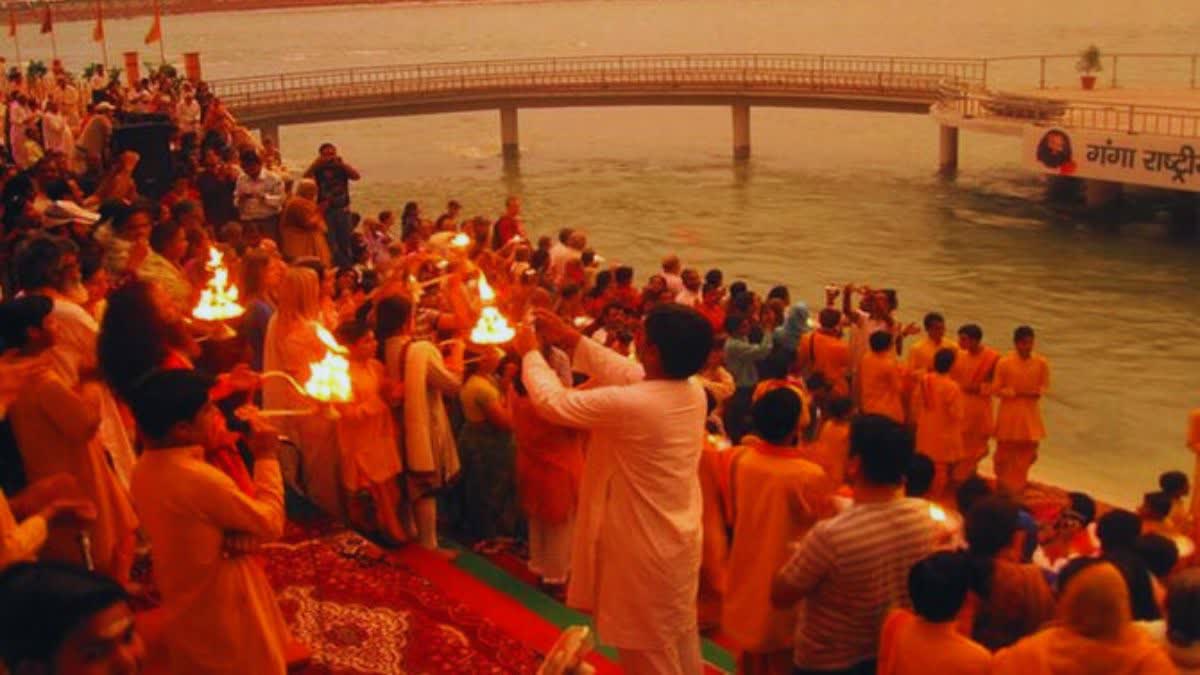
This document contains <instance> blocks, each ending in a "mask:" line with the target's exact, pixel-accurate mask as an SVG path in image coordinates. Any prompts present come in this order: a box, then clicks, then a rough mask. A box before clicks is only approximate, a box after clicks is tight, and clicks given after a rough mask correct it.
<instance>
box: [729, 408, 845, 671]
mask: <svg viewBox="0 0 1200 675" xmlns="http://www.w3.org/2000/svg"><path fill="white" fill-rule="evenodd" d="M803 414H804V403H803V400H802V399H801V398H800V396H799V395H798V394H797V393H796V392H795V391H794V390H793V389H791V388H789V387H781V388H779V389H774V390H772V391H769V392H767V393H766V394H763V395H762V397H760V398H759V399H758V400H757V401H755V403H754V406H753V408H752V409H751V416H752V418H753V420H754V435H755V438H756V440H754V441H753V442H749V443H747V444H745V445H743V446H741V447H739V448H737V449H735V450H734V451H733V452H734V453H735V454H734V456H733V459H732V463H733V466H734V467H735V468H734V469H733V471H732V477H731V479H730V483H731V485H730V492H731V494H732V495H733V498H734V502H735V503H734V505H733V512H734V514H735V521H734V523H733V530H734V532H736V533H737V537H736V538H735V539H734V541H733V546H732V548H731V549H730V552H729V566H728V569H729V577H728V579H727V581H726V593H725V603H724V620H723V621H722V627H723V630H724V632H725V634H727V635H728V636H729V637H730V639H732V640H733V641H734V642H735V643H736V644H737V646H738V647H739V648H740V649H741V650H742V652H741V654H740V656H739V658H738V672H741V673H788V672H790V671H791V663H792V637H793V636H792V631H793V630H794V629H795V626H796V619H797V611H796V609H797V608H796V607H795V606H790V607H773V606H772V604H771V578H772V576H773V575H774V574H775V571H776V570H778V569H779V567H780V566H781V565H782V564H783V562H784V561H785V560H786V559H787V556H788V551H789V547H790V545H791V543H792V542H793V541H796V540H797V539H800V538H801V537H803V536H804V533H805V532H807V531H808V530H809V528H811V527H812V526H813V525H814V524H815V523H816V522H817V520H818V519H820V518H824V517H827V516H829V515H831V514H832V505H831V502H830V499H829V498H830V494H831V492H832V487H833V486H832V484H831V482H830V481H829V480H828V479H827V478H826V477H825V472H824V471H823V470H822V469H821V467H820V466H818V465H817V464H815V463H813V462H811V461H809V460H808V459H806V458H805V457H804V455H803V454H802V453H801V451H800V449H799V448H797V447H796V439H797V436H798V434H799V424H800V420H801V418H802V417H803Z"/></svg>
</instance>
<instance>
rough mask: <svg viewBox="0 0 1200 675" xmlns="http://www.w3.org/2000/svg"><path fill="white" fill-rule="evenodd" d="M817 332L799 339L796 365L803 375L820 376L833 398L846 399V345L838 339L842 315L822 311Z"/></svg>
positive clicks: (848, 348) (848, 354) (847, 349)
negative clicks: (827, 384) (842, 397)
mask: <svg viewBox="0 0 1200 675" xmlns="http://www.w3.org/2000/svg"><path fill="white" fill-rule="evenodd" d="M818 320H819V321H820V323H821V328H820V329H819V330H817V331H814V332H812V333H808V334H806V335H804V337H802V338H800V344H799V345H798V347H797V349H796V362H797V364H798V365H799V366H800V370H801V372H803V373H805V374H806V375H811V374H820V375H821V377H823V378H825V381H826V382H828V383H829V386H830V387H831V388H832V389H833V395H834V396H839V397H840V396H849V395H850V381H849V380H848V379H847V375H849V373H850V345H849V344H847V343H846V341H845V340H843V339H842V331H841V328H840V325H841V323H842V313H841V312H839V311H837V310H836V309H834V308H832V307H826V308H825V309H823V310H821V313H820V315H818Z"/></svg>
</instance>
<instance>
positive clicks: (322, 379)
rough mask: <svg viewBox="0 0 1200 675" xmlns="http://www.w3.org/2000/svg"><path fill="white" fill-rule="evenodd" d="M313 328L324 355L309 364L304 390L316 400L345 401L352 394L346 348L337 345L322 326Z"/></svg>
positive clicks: (328, 401)
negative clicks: (323, 348) (308, 373)
mask: <svg viewBox="0 0 1200 675" xmlns="http://www.w3.org/2000/svg"><path fill="white" fill-rule="evenodd" d="M314 328H316V331H317V337H318V338H320V339H321V342H322V343H323V344H324V345H325V357H324V358H323V359H321V360H320V361H317V362H315V363H311V364H309V370H310V373H311V374H310V375H309V376H308V381H307V382H305V383H304V391H305V392H307V393H308V395H309V396H311V397H312V398H314V399H316V400H318V401H323V402H326V403H330V402H337V403H345V402H346V401H349V400H350V398H351V394H352V390H351V387H350V362H349V361H347V360H346V357H345V354H346V348H345V347H342V346H341V345H339V344H338V343H337V340H335V339H334V338H333V336H332V335H330V334H329V331H327V330H325V328H324V327H323V326H320V325H315V326H314Z"/></svg>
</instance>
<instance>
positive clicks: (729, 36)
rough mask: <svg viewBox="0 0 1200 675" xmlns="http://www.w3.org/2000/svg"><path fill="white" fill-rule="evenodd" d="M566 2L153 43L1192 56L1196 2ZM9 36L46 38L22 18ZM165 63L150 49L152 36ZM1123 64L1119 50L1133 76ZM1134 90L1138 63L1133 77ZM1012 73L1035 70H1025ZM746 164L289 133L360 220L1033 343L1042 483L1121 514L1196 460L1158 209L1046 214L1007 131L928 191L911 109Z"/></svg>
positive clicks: (277, 61) (482, 126)
mask: <svg viewBox="0 0 1200 675" xmlns="http://www.w3.org/2000/svg"><path fill="white" fill-rule="evenodd" d="M982 4H984V3H974V2H961V1H950V0H908V1H906V2H897V1H895V0H883V1H874V0H873V1H867V0H789V1H767V0H736V1H735V0H687V1H684V0H609V1H597V0H578V1H572V2H547V3H529V4H487V5H477V4H463V5H392V6H384V7H356V8H338V9H306V10H275V11H256V12H244V13H238V14H232V13H231V14H205V15H196V16H170V17H165V18H164V29H165V34H166V40H167V43H166V44H167V49H168V55H172V54H174V55H178V54H180V53H182V52H183V51H189V50H198V51H200V52H202V58H203V63H204V69H205V75H206V77H209V78H218V77H230V76H237V75H252V74H264V73H276V72H281V71H299V70H314V69H321V68H331V67H337V66H351V65H382V64H389V63H403V62H410V63H415V62H428V61H452V60H469V59H484V58H514V57H532V56H560V55H562V56H565V55H584V54H615V53H664V52H701V51H712V52H721V51H726V52H732V51H737V52H805V53H818V52H825V53H843V54H895V55H928V56H1000V55H1010V54H1036V53H1046V52H1057V53H1063V52H1067V53H1072V52H1075V51H1077V50H1079V49H1081V48H1082V47H1084V46H1086V45H1087V44H1089V43H1093V42H1094V43H1096V44H1098V45H1100V47H1101V49H1103V50H1107V51H1125V52H1171V51H1187V50H1189V49H1192V50H1193V51H1194V47H1191V46H1192V45H1194V44H1195V40H1194V38H1195V36H1196V35H1197V34H1200V3H1196V2H1194V0H1156V1H1155V2H1128V1H1120V2H1116V1H1114V2H1103V3H1096V2H1090V1H1089V2H1085V1H1079V0H1070V1H1063V2H1050V3H1048V2H1044V1H1038V2H1034V1H1033V0H996V1H995V2H990V3H986V4H987V5H988V7H987V8H983V7H980V5H982ZM148 25H149V19H145V18H143V19H136V20H125V21H110V22H109V24H108V34H109V39H110V49H111V50H112V52H113V55H114V62H115V61H117V60H118V58H119V57H117V56H116V55H117V54H118V53H119V52H120V51H121V50H124V49H141V50H142V52H143V54H150V53H151V52H150V51H149V50H147V48H146V47H145V46H144V45H142V44H141V37H142V35H144V32H145V30H146V28H147V27H148ZM90 31H91V25H90V22H76V23H69V24H62V25H61V26H59V40H58V42H59V44H60V46H61V51H62V56H63V57H64V59H65V60H66V61H67V63H68V64H69V65H70V66H73V67H77V64H81V63H86V62H89V61H93V60H97V51H96V47H95V45H94V44H93V43H91V42H90V41H89V40H88V38H89V37H90ZM23 37H24V43H23V45H22V46H23V49H24V52H25V55H26V58H29V57H30V56H33V57H40V58H48V56H47V54H43V53H39V50H40V52H45V53H48V52H49V45H48V44H44V45H43V44H41V43H42V42H45V41H44V40H37V39H36V38H39V37H40V36H37V35H34V34H32V31H27V30H25V29H23ZM153 51H154V52H155V53H154V59H153V60H157V53H156V52H157V49H153ZM1126 67H1127V66H1125V65H1124V64H1122V76H1123V79H1124V77H1125V75H1126V70H1125V69H1126ZM1128 68H1129V69H1130V72H1129V73H1128V75H1129V77H1130V78H1133V79H1136V73H1135V72H1133V70H1134V68H1135V67H1134V66H1133V65H1130V66H1128ZM1024 76H1025V77H1026V78H1027V79H1026V80H1025V81H1024V84H1025V85H1027V86H1028V85H1029V84H1032V83H1033V82H1036V80H1033V79H1032V78H1034V77H1035V76H1036V67H1032V68H1029V69H1028V70H1027V71H1026V72H1025V74H1024ZM753 115H754V119H753V144H754V147H753V152H754V159H753V160H752V161H751V162H750V163H749V165H748V166H745V167H740V168H739V167H735V166H734V165H733V163H732V162H731V160H730V121H729V111H728V110H727V109H723V108H675V109H666V108H633V109H574V110H539V111H522V112H521V120H520V124H521V145H522V152H523V157H522V160H521V166H520V172H519V175H512V174H510V175H507V176H506V175H505V173H504V171H503V170H502V167H501V163H500V160H499V158H498V152H499V121H498V116H497V115H496V113H494V112H493V113H469V114H454V115H440V116H428V117H409V118H396V119H379V120H362V121H355V122H347V123H335V124H323V125H310V126H301V127H286V128H284V129H283V131H282V143H283V149H284V154H285V157H286V158H287V160H288V162H289V164H291V165H292V166H303V165H304V163H305V162H307V161H308V160H309V159H310V157H311V156H312V154H313V153H315V150H316V147H317V145H318V144H319V143H320V142H321V141H324V140H331V141H334V142H336V143H337V144H338V145H339V146H340V149H341V152H342V155H343V156H344V157H346V158H347V160H348V161H350V162H351V163H353V164H355V165H356V166H357V167H358V168H359V169H360V170H361V171H362V172H363V173H364V175H365V176H366V178H365V179H364V181H363V182H362V183H361V184H359V185H357V186H355V190H354V199H355V203H356V205H357V207H358V208H359V209H360V210H362V211H364V212H373V211H376V210H378V209H380V208H395V209H398V208H399V207H400V206H401V205H402V204H403V202H404V201H406V200H408V199H416V200H418V201H419V202H421V203H422V204H423V205H424V210H425V212H426V213H427V214H430V215H431V217H432V216H436V215H437V213H438V212H439V209H438V207H440V206H441V204H442V203H443V202H444V201H445V200H446V199H447V198H450V197H454V198H457V199H459V200H460V201H462V202H463V203H464V204H466V205H467V211H468V212H470V213H475V212H482V213H488V214H495V213H497V211H498V210H499V208H500V205H501V204H502V202H503V199H504V196H505V194H506V192H508V191H510V190H512V191H514V192H517V193H519V194H521V195H522V196H523V197H524V200H525V204H526V215H527V221H528V223H529V224H530V225H532V226H533V229H534V230H535V231H537V232H550V231H552V230H555V229H557V228H558V227H561V226H564V225H570V226H575V227H582V228H584V229H586V230H587V231H588V233H589V235H590V237H591V240H592V242H593V243H594V244H595V246H596V247H597V248H598V249H599V250H600V251H601V252H602V253H603V254H604V255H605V256H606V257H607V258H609V259H610V260H620V261H622V262H629V263H631V264H633V265H635V266H637V268H638V271H639V277H643V276H644V275H645V274H646V273H648V272H649V271H650V269H651V267H653V266H656V264H657V260H658V259H659V257H660V256H661V255H662V254H663V253H666V252H668V251H676V252H678V253H679V254H680V255H682V256H683V257H684V260H685V261H686V263H687V264H690V265H694V266H699V267H704V268H707V267H709V266H720V267H722V268H724V270H725V272H726V274H727V278H743V279H746V280H747V281H749V282H751V283H752V284H754V285H755V286H757V287H759V288H761V287H762V286H765V285H767V284H770V283H775V282H783V283H787V284H788V285H790V286H791V288H792V289H793V294H798V295H800V296H801V297H806V298H807V299H808V300H809V302H810V304H814V303H818V302H820V297H821V287H822V286H823V285H824V284H826V283H829V282H845V281H855V282H862V283H872V284H877V285H891V286H894V287H896V288H898V289H899V290H900V299H901V314H902V318H903V319H905V320H919V319H920V316H921V315H922V314H923V313H924V312H926V311H929V310H939V311H941V312H943V313H944V314H946V316H947V317H948V319H949V322H950V323H951V325H952V326H956V325H958V324H960V323H964V322H966V321H976V322H978V323H980V324H982V325H983V327H984V331H985V339H989V340H990V341H991V342H992V343H993V344H994V345H996V346H998V347H1001V348H1005V349H1007V346H1008V344H1009V336H1010V335H1011V331H1012V329H1013V327H1014V326H1015V325H1017V324H1018V323H1029V324H1031V325H1033V326H1034V327H1035V328H1036V329H1037V331H1038V337H1039V345H1038V347H1039V349H1040V350H1042V351H1043V352H1044V353H1045V354H1046V355H1047V356H1048V357H1049V359H1050V363H1051V368H1052V387H1053V390H1054V393H1053V394H1052V396H1051V397H1050V399H1049V400H1048V401H1047V402H1046V417H1047V424H1048V427H1049V438H1048V440H1047V441H1046V442H1045V443H1044V445H1043V453H1042V459H1041V461H1040V462H1039V463H1038V465H1037V466H1036V467H1035V470H1034V475H1035V477H1037V478H1040V479H1043V480H1049V481H1053V482H1055V483H1059V484H1062V485H1067V486H1070V487H1073V488H1077V489H1085V490H1089V491H1091V492H1093V493H1094V494H1095V495H1097V496H1099V497H1103V498H1107V499H1115V500H1119V501H1120V502H1121V503H1124V504H1127V505H1133V504H1135V503H1136V502H1137V501H1138V500H1140V495H1141V494H1142V493H1143V492H1145V491H1148V490H1150V489H1151V488H1152V486H1154V484H1155V479H1156V476H1157V475H1158V473H1159V472H1160V471H1163V470H1165V469H1168V468H1190V466H1191V457H1190V456H1189V453H1188V452H1187V450H1186V448H1185V447H1184V432H1185V421H1186V414H1187V411H1188V409H1189V408H1190V407H1193V406H1196V405H1200V328H1198V327H1197V326H1198V324H1197V320H1196V314H1197V311H1198V310H1200V245H1197V244H1196V243H1195V242H1182V243H1181V242H1177V241H1172V240H1170V239H1169V238H1167V237H1166V236H1165V234H1164V227H1163V225H1162V224H1161V218H1157V217H1155V216H1154V214H1153V212H1152V210H1149V209H1144V210H1139V211H1138V212H1135V213H1132V214H1130V215H1129V216H1128V217H1127V218H1126V221H1127V222H1126V223H1125V225H1124V226H1123V227H1122V228H1121V229H1120V231H1119V232H1114V231H1102V230H1098V229H1094V228H1091V227H1088V226H1086V225H1085V224H1083V223H1082V222H1079V221H1078V220H1077V219H1076V218H1075V217H1074V216H1072V215H1070V214H1069V213H1066V212H1062V211H1061V210H1059V209H1055V208H1053V207H1051V206H1049V205H1047V204H1045V203H1044V202H1043V199H1042V186H1041V183H1040V181H1039V180H1038V179H1037V178H1035V177H1034V176H1032V175H1031V174H1029V173H1027V172H1025V171H1023V170H1022V169H1021V168H1020V165H1019V162H1018V142H1017V141H1016V140H1015V139H1008V138H1003V137H992V136H980V135H977V134H965V135H964V136H963V147H962V155H961V162H960V164H961V167H962V168H961V174H960V176H959V178H958V180H957V181H956V182H953V183H946V182H942V181H940V180H938V179H936V178H935V177H934V175H933V173H934V172H933V169H934V166H935V163H936V156H937V130H936V127H935V126H934V124H933V123H932V122H931V121H930V120H929V119H927V118H925V117H923V116H911V115H908V116H906V115H882V114H864V113H844V112H831V111H803V110H767V109H755V111H754V113H753Z"/></svg>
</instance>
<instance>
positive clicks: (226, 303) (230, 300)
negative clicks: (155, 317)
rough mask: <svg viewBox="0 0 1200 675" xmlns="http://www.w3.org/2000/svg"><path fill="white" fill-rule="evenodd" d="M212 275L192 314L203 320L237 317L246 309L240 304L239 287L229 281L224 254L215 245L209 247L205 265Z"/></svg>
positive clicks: (221, 319)
mask: <svg viewBox="0 0 1200 675" xmlns="http://www.w3.org/2000/svg"><path fill="white" fill-rule="evenodd" d="M205 267H206V268H207V269H208V272H209V274H211V275H212V277H211V278H210V279H209V280H208V285H207V286H205V288H204V290H202V291H201V292H200V302H198V303H196V308H195V309H193V310H192V316H193V317H195V318H197V319H200V320H201V321H225V320H227V319H236V318H237V317H239V316H241V315H242V314H243V313H245V311H246V309H245V308H244V307H242V306H241V305H239V304H238V288H237V286H234V285H232V284H230V283H229V269H228V268H226V267H225V263H224V256H223V255H222V254H221V252H220V251H218V250H217V249H216V248H215V247H212V248H209V249H208V263H207V264H206V265H205Z"/></svg>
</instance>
